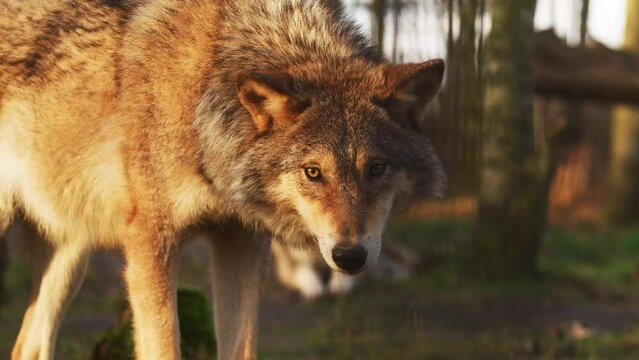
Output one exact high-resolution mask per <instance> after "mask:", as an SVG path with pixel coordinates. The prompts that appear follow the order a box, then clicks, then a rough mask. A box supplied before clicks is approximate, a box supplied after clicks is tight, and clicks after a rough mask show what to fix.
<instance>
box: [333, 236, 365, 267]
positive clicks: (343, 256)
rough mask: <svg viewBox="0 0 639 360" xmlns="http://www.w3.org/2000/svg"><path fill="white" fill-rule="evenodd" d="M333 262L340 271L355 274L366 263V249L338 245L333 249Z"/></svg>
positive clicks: (346, 244) (356, 246)
mask: <svg viewBox="0 0 639 360" xmlns="http://www.w3.org/2000/svg"><path fill="white" fill-rule="evenodd" d="M333 261H335V264H337V266H339V268H340V269H342V270H344V271H347V272H349V273H354V272H356V271H357V270H359V269H361V268H362V266H364V264H365V263H366V249H364V247H363V246H362V245H355V246H353V245H351V244H348V243H338V244H337V245H335V247H334V248H333Z"/></svg>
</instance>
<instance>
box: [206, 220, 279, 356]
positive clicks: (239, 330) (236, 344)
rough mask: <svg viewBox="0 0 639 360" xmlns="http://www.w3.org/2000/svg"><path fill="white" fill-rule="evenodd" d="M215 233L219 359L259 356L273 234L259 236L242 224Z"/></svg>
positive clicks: (215, 289) (212, 241)
mask: <svg viewBox="0 0 639 360" xmlns="http://www.w3.org/2000/svg"><path fill="white" fill-rule="evenodd" d="M211 235H212V236H211V246H212V248H213V310H214V313H215V335H216V338H217V352H218V353H217V358H218V359H219V360H236V359H242V360H248V359H255V358H256V352H257V323H258V321H257V320H258V308H259V302H260V295H261V292H262V282H263V280H264V276H265V274H266V272H267V270H268V261H269V255H270V236H268V235H263V234H262V235H256V234H255V233H254V232H251V231H248V230H246V229H245V228H243V227H242V226H240V225H231V226H227V227H225V228H223V229H220V230H219V231H215V232H214V233H213V234H211Z"/></svg>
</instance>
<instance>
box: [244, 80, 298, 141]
mask: <svg viewBox="0 0 639 360" xmlns="http://www.w3.org/2000/svg"><path fill="white" fill-rule="evenodd" d="M291 82H292V81H291V79H290V78H289V77H288V76H287V75H286V74H283V73H259V74H256V73H251V74H249V73H240V74H238V75H237V77H236V78H235V86H236V89H237V95H238V97H239V99H240V102H241V103H242V105H244V107H245V108H246V110H248V112H249V113H250V114H251V117H252V118H253V122H254V123H255V128H256V129H257V132H258V133H263V132H265V131H267V130H269V129H271V128H273V127H285V126H288V125H290V124H291V123H293V121H294V120H295V118H296V117H297V116H298V115H299V114H301V113H302V112H303V111H304V110H305V109H306V108H307V107H308V103H307V102H305V101H302V100H300V99H298V98H297V97H296V96H295V95H294V94H293V86H292V84H291Z"/></svg>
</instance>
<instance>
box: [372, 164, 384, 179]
mask: <svg viewBox="0 0 639 360" xmlns="http://www.w3.org/2000/svg"><path fill="white" fill-rule="evenodd" d="M385 171H386V164H373V165H371V166H370V167H369V168H368V174H369V175H370V176H372V177H378V176H382V175H383V174H384V172H385Z"/></svg>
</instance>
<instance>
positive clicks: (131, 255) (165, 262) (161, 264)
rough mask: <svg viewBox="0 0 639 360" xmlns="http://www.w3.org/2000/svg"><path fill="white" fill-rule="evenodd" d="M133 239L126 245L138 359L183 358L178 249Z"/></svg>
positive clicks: (165, 243) (151, 238)
mask: <svg viewBox="0 0 639 360" xmlns="http://www.w3.org/2000/svg"><path fill="white" fill-rule="evenodd" d="M130 240H131V241H130V242H128V243H126V244H125V246H124V256H125V259H126V271H125V277H126V284H127V287H128V292H129V303H130V305H131V310H132V311H133V326H134V336H135V355H136V359H139V360H146V359H153V360H176V359H180V330H179V327H178V318H177V299H176V296H177V295H176V273H177V255H178V254H177V252H178V251H177V247H176V246H174V245H171V244H169V243H168V241H165V240H164V239H162V240H159V239H158V237H155V236H153V235H150V236H148V237H147V236H139V237H135V239H130ZM156 240H157V241H156Z"/></svg>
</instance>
